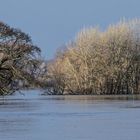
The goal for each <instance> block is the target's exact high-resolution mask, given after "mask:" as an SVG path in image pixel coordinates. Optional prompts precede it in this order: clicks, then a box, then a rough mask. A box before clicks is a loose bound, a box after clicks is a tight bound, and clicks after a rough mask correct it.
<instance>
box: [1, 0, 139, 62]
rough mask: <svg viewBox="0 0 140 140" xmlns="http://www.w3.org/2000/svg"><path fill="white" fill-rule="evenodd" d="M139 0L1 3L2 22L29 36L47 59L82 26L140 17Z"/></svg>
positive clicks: (103, 25)
mask: <svg viewBox="0 0 140 140" xmlns="http://www.w3.org/2000/svg"><path fill="white" fill-rule="evenodd" d="M139 7H140V0H0V20H1V21H3V22H5V23H7V24H9V25H10V26H12V27H16V28H20V29H21V30H22V31H24V32H26V33H28V34H29V35H30V36H31V37H32V40H33V42H34V44H37V45H38V46H39V47H40V48H41V49H42V55H43V56H44V57H45V58H46V59H51V58H53V57H54V55H55V52H56V50H57V49H58V48H59V47H61V46H63V45H64V44H65V43H66V42H69V41H70V40H72V39H74V37H75V35H76V34H77V32H78V31H80V30H81V28H83V27H88V26H96V25H98V26H100V27H101V28H102V29H104V28H106V27H107V26H108V25H109V24H112V23H116V22H118V21H119V20H120V19H121V18H123V17H125V18H126V19H132V18H136V17H137V18H139V17H140V8H139Z"/></svg>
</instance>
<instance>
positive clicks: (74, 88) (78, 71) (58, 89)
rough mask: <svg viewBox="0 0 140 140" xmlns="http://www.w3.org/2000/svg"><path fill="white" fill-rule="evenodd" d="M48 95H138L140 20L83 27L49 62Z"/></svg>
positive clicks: (139, 90) (139, 91)
mask: <svg viewBox="0 0 140 140" xmlns="http://www.w3.org/2000/svg"><path fill="white" fill-rule="evenodd" d="M47 77H48V79H47V82H48V88H47V93H49V94H103V95H106V94H139V93H140V20H132V21H128V22H127V21H121V22H120V23H118V24H117V25H111V26H109V27H108V29H107V30H105V31H100V30H99V29H98V28H88V29H83V30H82V31H81V32H80V33H78V35H77V37H76V39H75V40H74V41H73V42H71V43H68V44H67V45H66V48H65V49H64V50H61V51H59V52H58V53H57V56H56V58H55V59H54V60H53V61H52V62H51V63H49V64H48V72H47Z"/></svg>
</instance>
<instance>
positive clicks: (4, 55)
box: [0, 22, 41, 95]
mask: <svg viewBox="0 0 140 140" xmlns="http://www.w3.org/2000/svg"><path fill="white" fill-rule="evenodd" d="M40 52H41V50H40V49H39V48H38V47H37V46H35V45H34V44H33V43H32V40H31V38H30V37H29V36H28V35H27V34H25V33H24V32H22V31H21V30H19V29H15V28H12V27H10V26H8V25H7V24H5V23H3V22H0V95H7V94H12V93H13V92H15V91H17V90H19V89H21V88H25V87H35V86H36V85H39V82H38V80H37V79H38V75H39V72H40V70H39V69H40V67H39V66H40V65H41V61H40V59H39V58H40Z"/></svg>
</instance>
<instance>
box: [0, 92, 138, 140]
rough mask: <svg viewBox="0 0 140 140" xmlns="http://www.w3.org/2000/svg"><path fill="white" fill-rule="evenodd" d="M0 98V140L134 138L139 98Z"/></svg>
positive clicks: (132, 139) (127, 139)
mask: <svg viewBox="0 0 140 140" xmlns="http://www.w3.org/2000/svg"><path fill="white" fill-rule="evenodd" d="M38 94H39V91H30V92H28V94H25V96H22V95H19V94H17V95H15V96H9V97H5V98H2V97H0V140H94V139H95V140H138V139H139V136H140V108H139V107H140V101H95V100H89V99H87V97H86V96H85V98H84V97H82V98H77V97H76V98H75V97H74V96H73V97H72V98H71V97H70V96H69V97H68V98H67V97H64V96H59V97H58V96H40V95H38Z"/></svg>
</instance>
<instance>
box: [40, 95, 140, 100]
mask: <svg viewBox="0 0 140 140" xmlns="http://www.w3.org/2000/svg"><path fill="white" fill-rule="evenodd" d="M42 96H45V97H47V98H50V99H57V98H59V99H60V100H61V99H62V100H140V94H137V95H45V94H44V95H42Z"/></svg>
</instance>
